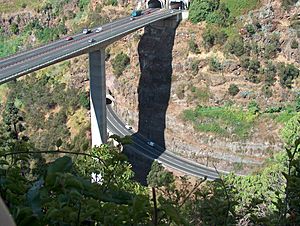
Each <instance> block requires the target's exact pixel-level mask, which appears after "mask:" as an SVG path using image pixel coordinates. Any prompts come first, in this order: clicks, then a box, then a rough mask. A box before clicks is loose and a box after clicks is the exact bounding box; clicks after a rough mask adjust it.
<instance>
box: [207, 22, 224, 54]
mask: <svg viewBox="0 0 300 226" xmlns="http://www.w3.org/2000/svg"><path fill="white" fill-rule="evenodd" d="M227 37H228V36H227V34H226V33H225V32H224V31H223V30H220V29H219V28H216V27H209V28H207V29H205V31H204V32H203V34H202V39H203V44H204V47H205V48H206V49H210V48H211V47H213V46H214V45H216V44H219V45H223V44H224V43H225V42H226V40H227Z"/></svg>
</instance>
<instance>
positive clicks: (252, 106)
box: [248, 100, 260, 114]
mask: <svg viewBox="0 0 300 226" xmlns="http://www.w3.org/2000/svg"><path fill="white" fill-rule="evenodd" d="M248 110H249V111H250V112H251V113H252V114H257V113H259V111H260V107H259V105H258V103H256V101H254V100H253V101H250V102H249V104H248Z"/></svg>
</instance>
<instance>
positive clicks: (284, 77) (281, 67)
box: [277, 63, 300, 88]
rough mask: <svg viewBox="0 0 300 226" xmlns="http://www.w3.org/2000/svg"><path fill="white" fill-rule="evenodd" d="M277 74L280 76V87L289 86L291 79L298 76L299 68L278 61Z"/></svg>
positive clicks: (291, 82) (290, 85)
mask: <svg viewBox="0 0 300 226" xmlns="http://www.w3.org/2000/svg"><path fill="white" fill-rule="evenodd" d="M277 70H278V74H279V77H280V84H281V86H282V87H287V88H291V87H292V84H293V80H294V79H295V78H297V77H298V76H299V73H300V71H299V69H298V68H296V67H295V66H294V65H293V64H287V65H285V63H279V64H278V67H277Z"/></svg>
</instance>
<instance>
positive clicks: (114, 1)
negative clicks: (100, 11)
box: [105, 0, 118, 6]
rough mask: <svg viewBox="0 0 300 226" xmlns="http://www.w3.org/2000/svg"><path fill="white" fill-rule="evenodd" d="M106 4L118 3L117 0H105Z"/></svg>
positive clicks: (114, 4)
mask: <svg viewBox="0 0 300 226" xmlns="http://www.w3.org/2000/svg"><path fill="white" fill-rule="evenodd" d="M105 4H106V5H112V6H117V5H118V1H117V0H107V1H106V3H105Z"/></svg>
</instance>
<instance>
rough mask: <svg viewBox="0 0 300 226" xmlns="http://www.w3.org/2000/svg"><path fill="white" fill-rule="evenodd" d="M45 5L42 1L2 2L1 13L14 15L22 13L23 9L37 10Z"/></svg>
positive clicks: (17, 0) (20, 0)
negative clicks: (18, 12)
mask: <svg viewBox="0 0 300 226" xmlns="http://www.w3.org/2000/svg"><path fill="white" fill-rule="evenodd" d="M43 4H44V1H40V0H32V1H27V0H14V1H2V2H1V8H0V13H12V12H16V11H20V10H21V9H23V8H26V7H28V8H31V9H37V8H39V7H40V6H42V5H43Z"/></svg>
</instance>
